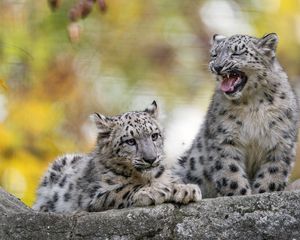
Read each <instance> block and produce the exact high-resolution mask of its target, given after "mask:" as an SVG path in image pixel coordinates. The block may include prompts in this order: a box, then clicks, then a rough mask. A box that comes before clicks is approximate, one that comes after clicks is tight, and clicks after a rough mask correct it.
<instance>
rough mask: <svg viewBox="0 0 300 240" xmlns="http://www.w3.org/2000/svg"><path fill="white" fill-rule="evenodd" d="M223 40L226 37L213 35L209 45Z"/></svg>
mask: <svg viewBox="0 0 300 240" xmlns="http://www.w3.org/2000/svg"><path fill="white" fill-rule="evenodd" d="M225 38H226V37H225V36H223V35H219V34H215V35H213V37H212V40H211V44H214V43H219V42H221V41H222V40H224V39H225Z"/></svg>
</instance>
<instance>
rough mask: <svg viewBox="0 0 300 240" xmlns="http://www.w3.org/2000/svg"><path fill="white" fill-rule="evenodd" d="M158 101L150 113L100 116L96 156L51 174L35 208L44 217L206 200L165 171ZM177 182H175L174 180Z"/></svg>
mask: <svg viewBox="0 0 300 240" xmlns="http://www.w3.org/2000/svg"><path fill="white" fill-rule="evenodd" d="M156 117H157V105H156V103H155V101H154V102H153V103H152V105H151V106H150V107H148V108H147V109H146V110H145V111H139V112H127V113H124V114H122V115H119V116H114V117H105V116H103V115H100V114H94V115H93V118H94V121H95V122H96V125H97V129H98V138H97V144H96V148H95V150H94V151H93V152H92V153H90V154H87V155H78V154H75V155H65V156H62V157H60V158H58V159H57V160H56V161H55V162H54V163H53V164H52V165H51V166H50V167H49V169H48V171H47V172H46V174H45V176H44V178H43V179H42V181H41V184H40V186H39V188H38V196H37V200H36V203H35V205H34V206H33V208H34V209H35V210H39V211H44V212H48V211H50V212H74V211H80V210H85V211H102V210H106V209H111V208H125V207H130V206H148V205H153V204H161V203H164V202H176V203H184V204H187V203H189V202H193V201H199V200H200V199H201V192H200V189H199V187H198V186H197V185H194V184H187V185H185V184H180V183H179V182H178V181H177V182H176V181H173V180H174V178H173V177H171V175H170V172H168V171H167V170H165V167H164V165H163V160H164V152H163V136H162V132H161V129H160V127H159V125H158V122H157V120H156ZM171 179H173V180H171Z"/></svg>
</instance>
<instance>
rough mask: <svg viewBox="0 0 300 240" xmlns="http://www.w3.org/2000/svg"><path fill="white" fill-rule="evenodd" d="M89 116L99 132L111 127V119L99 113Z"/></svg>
mask: <svg viewBox="0 0 300 240" xmlns="http://www.w3.org/2000/svg"><path fill="white" fill-rule="evenodd" d="M90 118H91V119H92V120H93V121H94V123H95V124H96V126H97V129H98V130H99V132H107V131H109V130H110V129H111V128H112V125H113V123H112V120H111V118H109V117H106V116H104V115H102V114H99V113H93V114H92V115H91V116H90Z"/></svg>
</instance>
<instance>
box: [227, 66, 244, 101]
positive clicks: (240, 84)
mask: <svg viewBox="0 0 300 240" xmlns="http://www.w3.org/2000/svg"><path fill="white" fill-rule="evenodd" d="M246 82H247V76H246V74H245V73H243V72H240V71H237V70H234V71H230V72H228V73H225V74H222V82H221V90H222V91H223V92H224V93H225V94H227V95H232V94H235V93H237V92H240V91H242V90H243V88H244V86H245V84H246Z"/></svg>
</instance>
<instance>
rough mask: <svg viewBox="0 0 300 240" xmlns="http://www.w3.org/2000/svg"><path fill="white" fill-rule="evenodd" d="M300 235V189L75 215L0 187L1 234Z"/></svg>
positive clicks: (133, 236) (77, 236) (74, 236)
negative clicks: (45, 208)
mask: <svg viewBox="0 0 300 240" xmlns="http://www.w3.org/2000/svg"><path fill="white" fill-rule="evenodd" d="M150 238H151V239H210V240H211V239H230V240H231V239H280V240H284V239H300V191H294V192H280V193H272V194H261V195H253V196H246V197H223V198H217V199H206V200H203V201H201V202H200V203H197V204H190V205H187V206H175V205H172V204H163V205H160V206H156V207H148V208H132V209H123V210H109V211H106V212H99V213H78V214H74V215H71V214H70V215H61V214H48V213H37V212H34V211H33V210H31V209H30V208H28V207H26V206H25V205H24V204H23V203H21V202H20V201H19V200H18V199H17V198H15V197H13V196H12V195H10V194H8V193H6V192H5V191H3V190H1V189H0V239H9V240H10V239H22V240H23V239H42V240H46V239H55V240H59V239H150Z"/></svg>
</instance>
